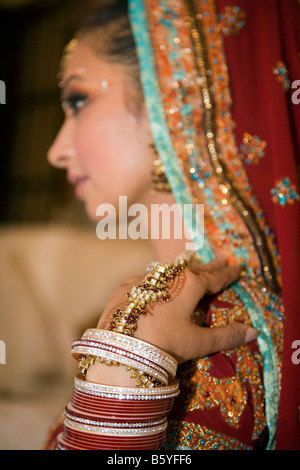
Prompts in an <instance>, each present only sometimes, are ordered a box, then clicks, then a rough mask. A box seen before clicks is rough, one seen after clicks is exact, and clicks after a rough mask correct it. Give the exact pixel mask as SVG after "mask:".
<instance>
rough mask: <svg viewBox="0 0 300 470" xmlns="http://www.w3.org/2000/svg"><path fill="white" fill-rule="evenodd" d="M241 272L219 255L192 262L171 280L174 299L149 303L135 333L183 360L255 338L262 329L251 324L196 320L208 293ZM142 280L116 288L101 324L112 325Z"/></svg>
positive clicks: (214, 290)
mask: <svg viewBox="0 0 300 470" xmlns="http://www.w3.org/2000/svg"><path fill="white" fill-rule="evenodd" d="M239 275H240V267H239V266H228V265H227V263H226V261H225V260H219V259H216V260H214V261H212V262H210V263H208V264H206V265H203V264H200V263H198V262H192V263H189V264H188V266H187V268H186V269H184V270H183V271H182V272H181V273H180V274H179V275H178V276H177V277H176V278H175V280H174V281H173V282H172V283H171V284H170V286H169V287H170V300H169V301H168V302H163V301H159V302H153V303H151V304H148V306H147V307H146V312H147V314H146V315H143V316H141V317H140V318H139V320H138V327H137V330H136V332H135V334H134V336H135V337H136V338H139V339H141V340H143V341H146V342H149V343H151V344H153V345H154V346H157V347H159V348H160V349H162V350H164V351H166V352H168V353H169V354H171V355H172V356H173V357H174V358H175V359H177V361H178V362H179V363H182V362H185V361H187V360H189V359H193V358H198V357H204V356H206V355H209V354H212V353H215V352H218V351H222V350H230V349H234V348H237V347H240V346H242V345H245V344H247V343H249V342H250V341H253V340H254V339H256V337H257V334H258V332H257V330H255V329H253V328H250V327H249V326H248V325H243V324H240V323H236V324H231V325H228V326H222V327H215V328H202V327H199V326H198V325H196V324H195V323H194V322H193V321H192V317H193V313H194V311H195V309H196V307H197V305H198V303H199V301H200V300H201V299H202V298H203V297H204V296H205V295H209V294H216V293H218V292H220V291H222V290H223V289H225V288H226V287H228V286H229V285H230V284H232V283H233V282H234V281H236V280H237V279H238V278H239ZM142 280H143V278H135V279H130V280H128V281H126V282H125V283H123V284H122V285H121V286H120V287H119V288H118V289H117V290H116V291H115V292H114V294H113V296H112V297H111V299H110V301H109V302H108V304H107V306H106V308H105V310H104V312H103V314H102V317H101V319H100V321H99V323H98V328H102V329H106V328H108V325H109V323H110V321H111V318H112V314H113V313H114V312H115V311H116V310H117V308H122V307H124V306H125V305H126V304H127V298H126V294H127V292H128V291H129V290H130V289H131V288H132V287H133V286H134V285H137V284H140V283H141V281H142Z"/></svg>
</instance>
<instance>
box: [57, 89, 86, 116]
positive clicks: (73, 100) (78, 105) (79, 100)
mask: <svg viewBox="0 0 300 470" xmlns="http://www.w3.org/2000/svg"><path fill="white" fill-rule="evenodd" d="M86 99H87V95H84V94H82V93H73V94H71V95H70V96H69V97H68V98H67V99H66V100H64V101H63V102H62V108H63V110H64V111H66V110H69V109H70V110H71V111H73V113H74V114H77V113H78V112H79V111H80V109H82V108H83V106H84V103H85V101H86Z"/></svg>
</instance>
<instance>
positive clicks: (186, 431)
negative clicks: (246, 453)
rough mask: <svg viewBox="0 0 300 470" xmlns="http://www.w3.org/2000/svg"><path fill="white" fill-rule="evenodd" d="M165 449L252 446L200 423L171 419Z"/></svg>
mask: <svg viewBox="0 0 300 470" xmlns="http://www.w3.org/2000/svg"><path fill="white" fill-rule="evenodd" d="M164 448H165V449H182V448H188V449H193V450H252V447H250V446H248V445H247V444H244V443H243V442H241V441H239V440H238V439H235V438H234V437H231V436H227V435H226V434H222V433H218V432H216V431H212V430H211V429H208V428H207V427H205V426H201V425H199V424H194V423H188V422H186V421H176V420H169V426H168V429H167V442H166V444H165V446H164Z"/></svg>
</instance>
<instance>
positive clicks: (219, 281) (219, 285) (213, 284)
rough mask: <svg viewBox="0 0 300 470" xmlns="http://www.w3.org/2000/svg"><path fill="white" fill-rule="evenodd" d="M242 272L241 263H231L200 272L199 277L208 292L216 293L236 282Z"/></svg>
mask: <svg viewBox="0 0 300 470" xmlns="http://www.w3.org/2000/svg"><path fill="white" fill-rule="evenodd" d="M240 273H241V266H240V265H231V266H225V267H223V268H221V269H219V270H215V271H211V272H207V271H206V272H200V273H199V274H198V278H199V282H200V284H201V286H202V287H204V288H205V293H206V294H216V293H218V292H220V291H221V290H223V289H225V288H226V287H228V286H229V285H230V284H232V283H233V282H235V281H236V280H237V279H238V278H239V276H240Z"/></svg>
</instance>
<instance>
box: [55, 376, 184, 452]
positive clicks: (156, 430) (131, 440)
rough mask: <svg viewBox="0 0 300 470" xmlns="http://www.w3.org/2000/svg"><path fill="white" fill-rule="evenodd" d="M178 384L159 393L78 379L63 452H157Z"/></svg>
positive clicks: (60, 442) (67, 412) (63, 435)
mask: <svg viewBox="0 0 300 470" xmlns="http://www.w3.org/2000/svg"><path fill="white" fill-rule="evenodd" d="M178 394H179V384H178V381H176V380H173V381H172V383H171V384H170V385H167V386H163V387H160V388H156V389H152V390H149V389H137V388H132V387H115V386H109V385H102V384H98V383H94V382H86V381H84V380H82V379H81V378H79V377H75V379H74V392H73V396H72V401H71V402H70V403H69V404H68V405H67V406H66V408H65V420H64V428H63V432H62V433H60V434H59V435H58V437H57V442H58V444H57V449H59V450H68V449H70V450H94V449H97V450H110V449H114V450H117V449H119V450H122V449H123V450H125V449H126V450H138V449H141V450H154V449H159V448H160V447H161V446H162V445H163V443H164V442H165V438H166V429H167V416H168V414H169V413H170V411H171V409H172V406H173V400H174V398H175V396H178Z"/></svg>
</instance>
